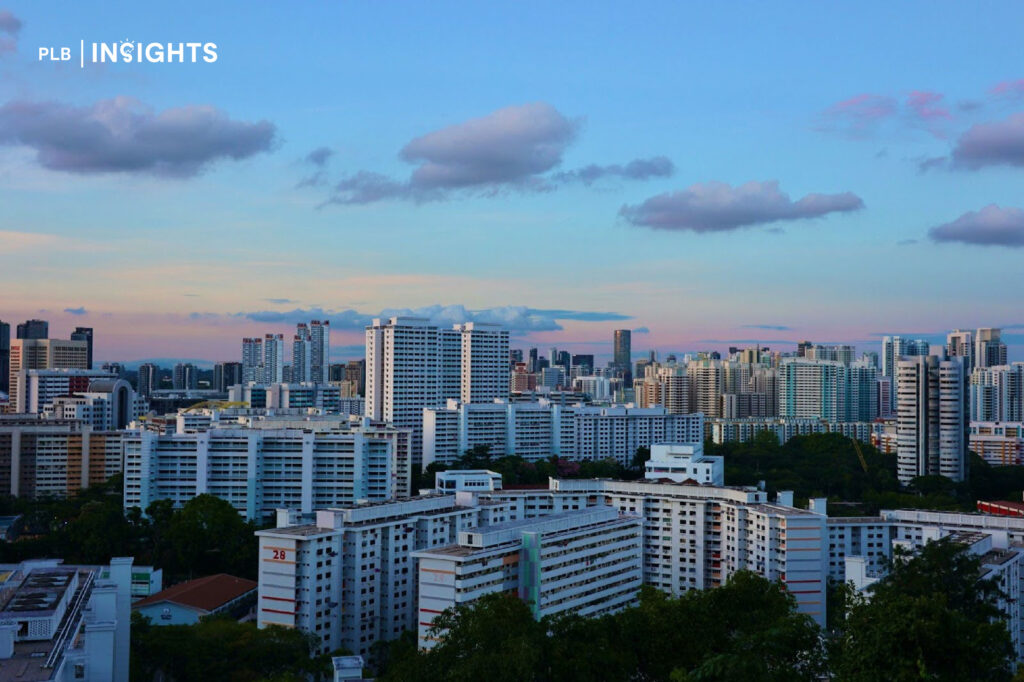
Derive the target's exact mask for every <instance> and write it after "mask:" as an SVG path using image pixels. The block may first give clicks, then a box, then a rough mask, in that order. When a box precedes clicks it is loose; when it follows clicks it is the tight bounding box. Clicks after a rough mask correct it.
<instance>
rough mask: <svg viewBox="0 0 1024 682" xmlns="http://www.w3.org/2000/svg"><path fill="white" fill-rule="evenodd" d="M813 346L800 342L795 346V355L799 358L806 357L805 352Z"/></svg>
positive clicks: (807, 342) (808, 342) (809, 343)
mask: <svg viewBox="0 0 1024 682" xmlns="http://www.w3.org/2000/svg"><path fill="white" fill-rule="evenodd" d="M813 345H814V344H813V343H811V342H810V341H800V342H799V343H797V344H796V355H797V357H799V358H805V357H807V351H808V350H810V349H811V347H812V346H813Z"/></svg>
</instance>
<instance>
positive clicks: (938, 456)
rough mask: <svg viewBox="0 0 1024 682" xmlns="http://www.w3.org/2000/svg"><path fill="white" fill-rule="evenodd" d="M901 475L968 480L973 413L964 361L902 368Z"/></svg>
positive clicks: (904, 479)
mask: <svg viewBox="0 0 1024 682" xmlns="http://www.w3.org/2000/svg"><path fill="white" fill-rule="evenodd" d="M896 394H897V419H896V439H897V453H896V455H897V475H898V477H899V480H900V483H903V484H907V483H909V482H910V481H911V480H912V479H913V478H914V477H916V476H928V475H941V476H946V477H947V478H951V479H953V480H954V481H962V480H964V478H965V477H966V476H967V440H968V427H969V420H968V409H967V385H966V376H965V374H964V365H963V358H953V359H952V360H944V359H941V358H940V357H938V356H935V355H927V356H917V357H908V358H905V359H903V360H900V361H899V362H898V363H897V375H896Z"/></svg>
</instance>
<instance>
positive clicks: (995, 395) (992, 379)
mask: <svg viewBox="0 0 1024 682" xmlns="http://www.w3.org/2000/svg"><path fill="white" fill-rule="evenodd" d="M970 405H971V421H979V422H1020V421H1024V362H1015V363H1013V364H1012V365H999V366H996V367H978V368H977V369H975V370H974V373H973V374H971V379H970Z"/></svg>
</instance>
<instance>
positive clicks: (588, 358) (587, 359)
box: [572, 353, 594, 376]
mask: <svg viewBox="0 0 1024 682" xmlns="http://www.w3.org/2000/svg"><path fill="white" fill-rule="evenodd" d="M572 366H573V367H579V368H580V375H581V376H591V375H592V374H593V373H594V356H593V355H592V354H590V353H586V354H577V355H573V356H572Z"/></svg>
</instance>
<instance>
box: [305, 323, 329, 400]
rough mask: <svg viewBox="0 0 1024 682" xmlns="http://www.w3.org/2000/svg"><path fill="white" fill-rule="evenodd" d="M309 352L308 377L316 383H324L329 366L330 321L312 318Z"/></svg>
mask: <svg viewBox="0 0 1024 682" xmlns="http://www.w3.org/2000/svg"><path fill="white" fill-rule="evenodd" d="M309 337H310V354H309V372H308V376H309V378H308V379H306V381H312V382H314V383H317V384H326V383H327V379H328V376H327V374H328V371H329V370H330V367H331V321H330V320H323V321H320V320H313V321H312V322H310V323H309Z"/></svg>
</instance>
